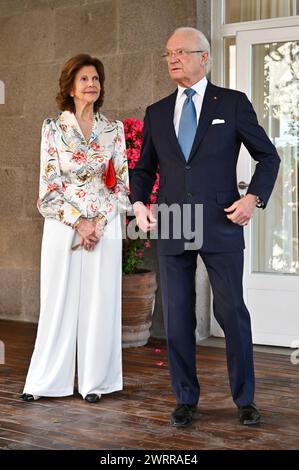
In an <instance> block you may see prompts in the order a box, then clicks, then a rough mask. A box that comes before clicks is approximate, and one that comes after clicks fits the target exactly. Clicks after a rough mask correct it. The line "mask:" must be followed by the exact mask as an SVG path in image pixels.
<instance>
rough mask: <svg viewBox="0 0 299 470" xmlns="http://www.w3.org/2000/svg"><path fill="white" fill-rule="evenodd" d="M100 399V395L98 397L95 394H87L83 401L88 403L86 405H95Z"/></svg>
mask: <svg viewBox="0 0 299 470" xmlns="http://www.w3.org/2000/svg"><path fill="white" fill-rule="evenodd" d="M100 398H101V395H100V396H99V395H97V394H96V393H89V394H88V395H86V397H85V400H86V401H88V403H97V402H98V401H99V399H100Z"/></svg>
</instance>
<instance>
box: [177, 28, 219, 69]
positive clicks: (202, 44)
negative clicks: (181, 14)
mask: <svg viewBox="0 0 299 470" xmlns="http://www.w3.org/2000/svg"><path fill="white" fill-rule="evenodd" d="M176 33H192V34H193V35H194V36H195V37H196V38H197V41H198V42H197V44H198V45H197V47H198V49H199V50H201V51H205V52H207V53H208V60H207V61H206V64H205V70H206V73H209V71H210V68H211V46H210V43H209V41H208V40H207V38H206V37H205V35H204V34H203V33H202V32H201V31H199V29H196V28H190V27H187V26H185V27H181V28H177V29H176V30H175V31H174V32H173V34H176Z"/></svg>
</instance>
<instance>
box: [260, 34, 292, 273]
mask: <svg viewBox="0 0 299 470" xmlns="http://www.w3.org/2000/svg"><path fill="white" fill-rule="evenodd" d="M252 96H253V103H254V107H255V109H256V111H257V114H258V117H259V121H260V123H261V124H262V126H263V127H264V128H265V130H266V132H267V133H268V135H269V137H270V138H271V139H272V141H273V143H274V144H275V146H276V147H277V150H278V153H279V155H280V157H281V161H282V162H281V168H280V172H279V176H278V179H277V182H276V186H275V189H274V192H273V195H272V198H271V199H270V202H269V205H268V208H267V210H266V211H258V212H257V213H256V215H255V218H254V224H253V238H254V242H253V246H254V249H253V253H254V254H253V256H254V258H253V267H254V271H258V272H278V273H290V274H291V273H298V272H299V252H298V136H299V132H298V130H299V129H298V128H299V117H298V114H299V112H298V110H299V43H298V42H287V43H279V44H270V45H267V44H266V45H264V44H263V45H258V46H254V48H253V90H252Z"/></svg>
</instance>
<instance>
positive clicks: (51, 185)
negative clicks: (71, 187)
mask: <svg viewBox="0 0 299 470" xmlns="http://www.w3.org/2000/svg"><path fill="white" fill-rule="evenodd" d="M57 188H58V184H57V183H53V184H51V183H49V184H48V188H47V189H48V191H50V193H52V192H53V191H55V189H57Z"/></svg>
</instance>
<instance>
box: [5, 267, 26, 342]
mask: <svg viewBox="0 0 299 470" xmlns="http://www.w3.org/2000/svg"><path fill="white" fill-rule="evenodd" d="M21 317H22V274H21V270H20V269H11V268H7V269H5V268H1V269H0V318H2V319H7V320H20V319H21ZM0 339H1V337H0Z"/></svg>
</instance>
